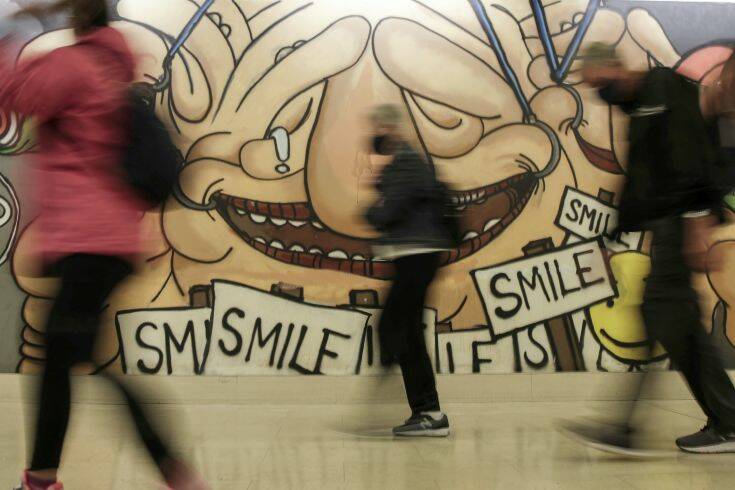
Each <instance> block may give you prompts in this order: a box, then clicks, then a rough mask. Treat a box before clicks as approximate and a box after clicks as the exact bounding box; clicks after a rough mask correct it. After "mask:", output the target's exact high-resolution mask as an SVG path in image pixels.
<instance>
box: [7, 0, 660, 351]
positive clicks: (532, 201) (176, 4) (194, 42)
mask: <svg viewBox="0 0 735 490" xmlns="http://www.w3.org/2000/svg"><path fill="white" fill-rule="evenodd" d="M521 3H524V2H515V1H489V0H488V1H485V2H483V6H484V10H485V12H486V14H487V17H486V18H485V19H481V18H478V16H477V13H476V12H475V11H474V10H473V8H472V7H471V5H470V3H469V2H468V3H466V4H465V3H463V2H458V1H456V0H426V1H424V2H418V1H414V0H394V1H390V2H345V1H343V0H315V1H305V0H303V1H302V0H290V1H288V2H278V3H269V2H260V1H249V2H225V1H215V2H214V4H213V5H212V6H211V7H210V8H209V10H207V11H201V10H200V11H199V12H198V11H197V8H198V6H197V5H196V4H195V3H192V2H187V1H183V0H159V1H157V2H155V3H154V4H151V2H148V1H147V0H121V1H120V2H119V3H118V6H117V8H118V13H119V15H120V16H121V17H122V19H123V20H122V21H121V22H118V23H117V24H116V26H117V27H118V28H120V29H121V30H122V32H123V33H124V34H126V36H127V38H128V39H129V41H130V44H131V46H132V47H133V49H134V51H135V52H136V53H137V54H138V58H139V67H138V70H139V78H140V79H141V80H148V81H151V82H158V81H161V80H162V81H164V82H167V83H162V84H160V88H161V92H160V94H159V97H158V100H157V102H158V109H159V111H158V112H159V114H160V115H161V116H162V117H164V118H165V119H166V120H167V122H168V123H169V124H170V125H171V127H173V128H176V129H177V135H176V142H177V144H178V145H179V147H180V148H181V150H182V152H183V153H184V154H185V156H186V161H187V166H186V167H185V169H184V170H183V172H182V174H181V178H180V192H179V193H178V195H177V197H176V198H172V199H171V200H170V201H169V202H168V203H167V204H166V206H165V208H164V209H163V213H162V215H161V216H160V219H159V216H158V215H157V214H156V215H153V214H151V215H150V216H148V222H150V224H151V227H152V228H154V229H156V228H158V229H157V232H158V233H159V234H160V235H161V238H160V239H159V240H157V241H155V243H154V245H153V249H154V251H153V252H151V254H150V256H151V257H153V258H152V259H151V260H148V261H145V262H143V263H142V264H141V273H140V275H139V276H136V277H135V278H133V279H131V280H130V281H129V282H128V283H127V284H126V285H124V286H123V288H121V290H120V291H119V292H118V293H116V295H115V296H114V297H113V298H112V299H111V302H112V304H113V307H112V308H110V309H109V310H108V313H106V314H107V315H108V317H107V319H106V321H107V322H108V323H110V324H113V323H114V314H115V312H116V311H120V310H124V309H128V308H140V307H145V306H149V305H161V306H176V305H182V304H186V303H187V301H188V291H189V290H190V289H191V288H192V287H193V286H196V285H200V284H208V283H209V282H210V281H211V280H213V279H224V280H232V281H237V282H240V283H244V284H247V285H250V286H254V287H257V288H261V289H266V290H268V289H270V287H271V285H272V284H274V283H279V282H284V283H289V284H293V285H296V286H299V287H302V288H303V289H304V296H305V298H306V299H307V300H308V301H311V302H314V303H320V304H326V305H340V304H344V303H347V302H348V297H349V292H350V291H352V290H376V291H379V292H381V294H382V291H383V290H384V289H385V286H386V284H387V281H386V279H388V278H389V277H390V274H391V271H390V267H389V265H388V264H387V263H385V262H380V261H377V260H373V259H372V252H371V247H370V244H371V241H370V239H371V238H373V237H374V232H373V231H372V230H371V229H370V228H369V227H368V226H367V225H366V224H365V223H364V222H363V220H362V215H363V213H364V210H365V208H366V207H367V206H369V205H370V204H371V202H372V200H373V199H374V196H373V192H372V190H371V186H370V183H371V181H372V179H373V178H374V176H375V174H376V173H377V172H378V171H379V168H380V165H381V163H382V162H381V161H380V159H379V158H377V157H374V156H371V155H370V154H369V152H368V150H367V145H366V138H367V135H368V124H367V121H366V115H367V114H368V113H369V111H370V109H371V108H372V107H374V106H375V105H377V104H382V103H396V104H399V105H400V106H401V107H403V109H404V110H405V111H406V114H407V116H408V117H410V120H411V121H412V122H413V135H412V140H413V143H414V144H415V146H416V147H417V148H419V149H421V150H422V151H423V152H424V153H425V154H427V155H428V156H430V157H431V159H432V161H433V163H434V164H435V165H436V166H437V168H438V170H439V172H440V173H441V175H442V176H443V177H444V178H445V179H446V180H448V181H449V182H450V183H451V184H452V186H453V187H454V189H456V194H455V195H454V196H453V197H454V200H455V202H456V205H457V207H458V208H459V209H460V210H462V211H463V214H464V220H463V222H464V226H465V227H466V229H465V230H464V233H465V240H464V242H463V244H462V246H461V247H460V249H458V250H457V251H454V252H452V253H448V254H446V255H445V257H444V261H445V267H444V271H443V272H444V273H443V275H442V276H441V278H440V280H439V281H438V284H437V287H436V291H435V294H434V295H433V297H432V298H431V299H430V306H433V307H435V308H437V309H438V311H439V319H440V320H443V319H446V318H449V317H450V316H451V317H452V322H453V324H454V327H455V328H466V327H472V326H475V325H481V324H484V323H485V322H486V319H485V315H484V312H483V309H482V306H481V303H480V298H479V295H478V294H477V292H476V290H475V286H474V285H473V282H472V279H471V276H470V273H471V272H472V271H473V270H476V269H478V268H484V267H487V266H489V265H492V264H497V263H500V262H504V261H507V260H511V259H514V258H517V257H519V256H521V255H522V254H523V252H522V249H523V247H524V246H525V245H526V244H528V243H529V242H530V241H533V240H537V239H540V238H547V237H550V238H552V240H553V241H554V242H555V243H556V244H561V243H562V242H563V241H564V239H565V235H564V232H563V231H562V230H561V229H560V228H558V227H557V226H556V225H555V224H554V220H555V217H556V215H557V212H558V209H559V203H560V201H561V199H562V194H563V192H564V189H565V187H567V186H571V187H576V188H579V189H582V190H585V191H586V192H588V193H590V194H595V193H597V192H598V191H599V190H600V189H601V188H604V189H607V190H612V191H614V190H615V189H616V187H617V186H618V185H619V183H620V175H619V174H620V173H621V165H620V164H618V160H619V159H618V155H619V154H620V153H621V151H620V147H621V146H622V140H623V139H624V131H623V130H622V119H618V118H617V115H616V114H615V113H613V112H611V111H610V108H609V107H608V106H606V105H602V104H601V103H600V102H598V101H597V100H596V95H595V94H593V93H592V92H590V91H589V90H585V89H584V88H583V87H581V85H580V83H579V80H578V76H577V75H576V69H577V67H578V60H577V52H576V49H577V48H579V46H578V45H575V42H574V34H575V33H576V32H577V30H578V29H580V28H579V25H582V24H585V23H584V22H582V21H583V19H584V18H585V17H584V16H585V11H586V10H585V9H586V8H587V2H585V1H581V0H580V1H574V0H565V1H562V2H551V3H549V5H548V7H546V14H547V19H548V21H549V32H548V38H549V39H550V41H551V42H552V43H553V45H554V46H555V49H556V51H557V53H559V54H560V56H563V55H562V53H564V52H566V51H567V50H570V52H571V53H572V55H571V59H572V60H573V62H572V63H571V65H570V66H571V68H570V69H569V71H568V73H567V74H566V77H565V78H564V80H563V81H564V83H563V84H560V83H557V81H553V80H554V77H553V76H551V70H550V68H549V65H548V63H547V58H546V53H547V51H546V49H547V48H545V47H544V45H543V43H542V42H541V41H540V38H541V37H543V36H539V34H538V30H537V26H536V25H535V22H534V20H533V16H529V14H530V11H528V8H529V7H528V3H525V5H526V6H525V7H523V8H521V7H520V6H519V4H521ZM580 16H581V17H580ZM191 19H195V20H197V19H198V20H199V22H198V23H194V24H191V25H190V26H187V23H188V22H189V21H190V20H191ZM590 19H591V22H590V23H588V25H587V24H585V27H584V30H583V32H582V34H583V36H580V38H581V39H582V40H583V42H582V43H581V44H582V46H583V45H584V43H587V42H590V41H598V40H607V41H610V42H616V43H617V44H618V46H620V47H621V49H623V50H624V51H625V53H626V56H627V57H628V58H630V59H634V60H638V61H640V60H642V59H645V60H646V62H648V59H649V57H648V55H647V54H646V53H659V52H661V53H665V54H671V53H672V52H673V49H671V47H670V45H669V44H668V41H667V40H666V38H665V36H664V35H663V34H662V33H661V35H660V36H658V35H657V34H656V33H659V32H661V29H660V28H659V27H658V24H657V23H656V22H655V20H653V19H652V18H650V17H644V16H642V14H630V15H629V16H628V17H627V19H626V18H623V17H622V16H621V15H620V14H618V13H616V12H613V11H610V10H606V9H599V10H598V11H596V12H594V15H591V16H590ZM482 20H484V21H489V22H490V23H491V25H492V29H493V30H494V32H495V34H496V37H497V39H498V41H497V42H489V41H488V39H489V37H488V32H487V31H486V29H485V28H483V23H482V22H481V21H482ZM641 25H642V26H643V27H645V28H646V29H647V30H645V29H644V31H645V38H641V39H639V40H638V42H634V41H633V37H634V36H636V35H637V34H635V33H636V32H638V31H636V29H638V30H641V29H642V27H641ZM636 26H638V27H636ZM189 27H192V28H189ZM649 31H650V32H649ZM182 32H186V33H189V35H188V37H181V36H180V35H181V33H182ZM651 32H653V34H651ZM62 37H63V33H59V32H57V33H52V34H48V35H46V36H44V37H42V38H40V39H38V40H37V41H35V42H34V44H33V45H31V46H30V47H29V50H31V51H32V50H33V49H40V48H39V46H49V45H54V44H56V45H58V44H59V43H61V42H62V41H61V38H62ZM177 38H180V39H181V41H182V43H183V44H182V48H181V49H180V50H179V51H178V52H176V53H175V55H173V56H168V55H169V51H170V46H171V43H170V42H169V39H177ZM64 42H66V41H64ZM641 46H644V47H645V48H644V47H641ZM672 56H673V55H672ZM662 59H663V56H662ZM166 60H170V63H168V65H169V66H170V71H168V73H167V75H168V76H166V77H163V78H162V74H163V73H164V70H163V68H162V67H163V66H164V65H166V64H167V63H166ZM667 61H668V60H667ZM159 226H160V228H159ZM32 236H33V227H31V228H30V229H29V231H28V232H27V233H26V234H25V236H24V240H30V239H32ZM23 248H24V247H23V246H22V244H21V246H20V247H19V254H18V256H17V257H16V263H17V266H16V270H17V271H18V273H19V276H20V279H19V280H20V282H21V284H22V285H23V287H24V289H26V291H28V292H31V293H33V294H34V295H35V296H41V297H43V296H47V295H48V293H47V291H46V288H47V285H45V283H44V284H42V283H41V282H39V281H36V280H34V279H30V278H28V279H23V275H24V274H23V267H24V264H25V261H26V259H25V258H24V256H23V253H22V250H23ZM31 304H32V302H31ZM29 308H30V307H29ZM102 343H103V344H105V345H106V346H107V347H105V346H103V350H104V349H106V350H107V352H108V354H109V356H110V357H111V356H112V355H114V353H115V352H116V348H117V346H116V343H115V338H114V335H112V332H110V336H109V339H108V340H107V341H106V342H105V341H103V342H102Z"/></svg>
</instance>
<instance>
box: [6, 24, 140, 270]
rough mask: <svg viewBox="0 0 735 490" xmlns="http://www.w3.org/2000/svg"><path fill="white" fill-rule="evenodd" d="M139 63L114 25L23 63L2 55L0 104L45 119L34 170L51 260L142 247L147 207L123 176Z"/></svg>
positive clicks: (43, 240)
mask: <svg viewBox="0 0 735 490" xmlns="http://www.w3.org/2000/svg"><path fill="white" fill-rule="evenodd" d="M2 54H3V53H0V58H6V57H4V56H2ZM134 69H135V63H134V60H133V56H132V54H131V52H130V50H129V49H128V47H127V45H126V43H125V40H124V39H123V36H122V35H121V34H120V33H119V32H118V31H116V30H115V29H112V28H102V29H98V30H96V31H94V32H92V33H91V34H88V35H85V36H83V37H80V38H79V39H78V42H77V43H76V44H74V45H72V46H69V47H64V48H60V49H57V50H55V51H52V52H51V53H49V54H46V55H44V56H41V57H38V58H35V59H32V60H29V61H25V62H22V63H21V64H20V65H19V66H17V67H13V63H12V61H11V60H7V59H5V60H4V61H1V62H0V108H2V109H4V110H6V111H13V112H16V113H20V114H24V115H28V116H32V117H33V119H34V120H35V121H36V123H37V124H38V153H37V154H36V155H35V161H34V165H33V166H32V168H33V173H32V177H33V186H34V195H35V197H36V203H35V204H36V205H37V209H38V212H39V215H38V218H37V222H36V225H37V226H38V227H39V228H38V230H39V231H40V240H39V242H38V243H37V244H36V245H37V246H38V250H37V252H38V253H39V254H40V255H41V258H43V259H45V261H46V262H49V261H55V260H58V259H59V258H61V257H63V256H65V255H69V254H73V253H89V254H102V255H114V256H129V255H132V254H135V253H137V252H139V251H140V249H141V239H140V233H139V232H140V221H141V218H142V215H143V209H144V207H143V205H142V203H141V202H140V201H139V200H138V198H137V197H135V195H134V194H133V192H132V190H131V189H130V188H129V187H128V186H127V185H126V184H124V183H123V180H122V178H121V176H122V173H121V172H122V165H121V158H122V155H123V152H124V150H125V147H126V144H127V139H128V137H127V134H128V119H129V117H128V114H129V112H128V110H127V109H126V106H127V97H126V95H127V93H128V87H129V84H130V82H131V81H132V79H133V76H134Z"/></svg>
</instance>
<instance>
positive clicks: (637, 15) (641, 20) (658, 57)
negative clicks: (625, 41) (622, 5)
mask: <svg viewBox="0 0 735 490" xmlns="http://www.w3.org/2000/svg"><path fill="white" fill-rule="evenodd" d="M626 23H627V26H628V32H629V33H630V35H631V37H632V38H633V40H634V41H635V42H636V44H637V45H638V46H639V47H640V48H641V49H642V50H643V51H644V52H645V53H646V54H648V55H649V56H650V57H651V58H652V59H653V60H655V61H656V62H658V63H659V64H660V65H662V66H674V65H675V64H676V63H677V62H678V61H679V58H680V55H679V53H677V52H676V50H675V49H674V46H673V45H672V44H671V41H669V38H668V36H667V35H666V33H665V32H664V30H663V28H662V27H661V24H659V22H658V21H657V20H656V18H654V17H653V16H652V15H651V14H650V13H649V12H648V11H647V10H645V9H642V8H636V9H633V10H631V11H630V12H629V13H628V16H627V18H626Z"/></svg>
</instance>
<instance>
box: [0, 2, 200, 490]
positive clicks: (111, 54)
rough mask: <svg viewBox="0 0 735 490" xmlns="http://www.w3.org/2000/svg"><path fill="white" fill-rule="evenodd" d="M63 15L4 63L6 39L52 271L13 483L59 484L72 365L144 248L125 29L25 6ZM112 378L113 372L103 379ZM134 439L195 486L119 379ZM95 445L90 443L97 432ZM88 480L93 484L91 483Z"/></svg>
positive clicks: (179, 483)
mask: <svg viewBox="0 0 735 490" xmlns="http://www.w3.org/2000/svg"><path fill="white" fill-rule="evenodd" d="M61 12H68V13H70V14H71V21H72V23H73V27H74V31H75V33H76V37H77V40H76V44H74V45H72V46H69V47H65V48H61V49H57V50H55V51H52V52H50V53H49V54H46V55H44V56H40V57H37V58H34V59H31V60H27V61H24V62H22V63H21V64H19V66H17V67H14V66H13V60H10V59H7V58H8V56H7V52H8V51H7V47H8V46H7V45H8V44H9V43H10V42H11V40H8V39H4V40H3V44H5V46H3V48H2V52H0V55H2V56H1V57H2V66H0V108H2V109H3V110H7V111H12V112H16V113H21V114H24V115H27V116H30V117H32V118H33V119H34V121H35V122H36V124H37V131H38V154H37V155H36V161H35V162H34V174H33V177H34V182H33V183H34V189H35V194H36V199H37V201H38V202H37V205H38V206H39V215H38V219H37V227H38V229H39V230H40V233H39V237H38V242H37V243H36V244H35V245H36V247H37V248H36V252H37V255H38V258H39V261H40V262H41V264H42V265H43V269H44V271H45V272H46V273H50V274H52V275H54V276H57V277H58V278H59V279H60V283H61V286H60V289H59V292H58V295H57V297H56V299H55V301H54V304H53V307H52V309H51V313H50V315H49V318H48V324H47V332H46V364H45V368H44V373H43V377H42V381H41V386H40V399H39V409H38V417H37V422H36V433H35V440H34V442H33V448H32V452H33V456H32V460H31V464H30V467H29V469H28V470H27V471H25V472H24V474H23V481H22V484H21V487H20V488H21V489H24V490H41V489H51V490H60V489H62V488H63V486H62V484H61V483H60V482H58V481H57V470H58V468H59V464H60V460H61V453H62V447H63V444H64V439H65V435H66V430H67V425H68V421H69V413H70V407H71V406H70V401H71V400H70V398H71V386H70V369H71V368H72V367H73V366H74V365H76V364H80V363H87V362H91V361H92V356H93V346H94V343H95V338H96V335H97V331H98V328H99V320H100V318H99V316H100V312H101V311H102V309H103V305H104V303H105V300H106V298H107V296H108V295H109V294H110V293H111V292H112V291H113V290H114V289H115V288H116V287H117V286H118V285H119V284H120V283H121V282H122V281H123V280H124V279H125V278H126V277H127V276H128V275H129V274H130V273H131V272H132V266H131V259H132V258H133V257H134V256H135V255H136V254H138V253H140V252H142V239H141V238H142V237H141V235H140V229H139V227H140V221H141V217H142V212H143V210H144V208H145V206H144V205H143V202H142V200H141V199H139V198H138V197H136V196H137V195H136V193H135V192H134V191H133V189H132V187H130V186H129V185H127V184H126V183H125V180H124V177H123V171H122V160H123V155H124V154H125V149H126V145H127V144H128V140H129V138H130V137H129V134H130V133H129V130H130V119H131V118H130V117H129V115H130V113H131V112H130V111H129V110H126V108H127V105H128V93H129V89H130V84H131V82H132V81H133V76H134V70H135V64H134V60H133V56H132V54H131V52H130V51H129V49H128V47H127V45H126V43H125V41H124V39H123V37H122V35H121V34H120V33H119V32H118V31H116V30H115V29H112V28H110V27H109V26H108V14H107V6H106V2H105V0H66V1H62V2H58V3H55V4H53V5H51V6H50V7H31V8H29V9H26V11H24V12H21V15H23V14H34V15H36V16H43V15H48V14H52V13H61ZM111 379H113V378H111ZM113 381H114V382H115V384H116V385H117V386H118V387H119V388H120V390H121V392H122V394H123V395H124V397H125V399H126V401H127V403H128V406H129V408H130V412H131V415H132V417H133V420H134V422H135V425H136V428H137V430H138V433H139V434H140V437H141V438H142V440H143V443H144V444H145V447H146V449H147V450H148V452H149V453H150V456H151V457H152V458H153V460H154V461H155V463H156V465H157V466H158V468H159V469H160V470H161V473H162V476H163V478H164V479H165V480H166V482H167V484H168V485H169V487H170V488H173V489H184V488H186V489H194V488H197V489H200V488H204V486H203V484H201V483H200V482H198V480H197V479H196V477H195V475H194V474H193V473H192V472H191V471H190V470H188V469H187V468H186V466H185V465H184V464H183V463H181V462H179V461H178V460H177V459H176V458H174V457H173V456H172V455H171V452H170V451H169V449H168V448H167V447H166V445H165V444H164V443H163V442H162V440H161V438H160V437H159V436H158V435H157V434H156V431H155V430H154V429H153V427H152V426H151V424H150V423H149V422H148V420H147V419H146V417H145V416H144V414H143V410H142V408H141V406H140V405H139V404H138V402H137V401H136V400H135V399H134V398H133V396H132V395H131V394H130V393H129V391H128V390H127V389H126V388H124V387H123V385H122V384H121V382H120V381H119V380H116V379H113ZM95 443H97V444H98V443H99V442H98V441H97V442H95ZM90 486H91V487H96V485H95V484H93V483H90Z"/></svg>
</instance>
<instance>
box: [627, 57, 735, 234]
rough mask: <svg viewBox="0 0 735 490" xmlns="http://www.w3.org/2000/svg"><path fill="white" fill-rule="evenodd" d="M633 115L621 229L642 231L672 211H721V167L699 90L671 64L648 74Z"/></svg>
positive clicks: (673, 212) (630, 111) (676, 213)
mask: <svg viewBox="0 0 735 490" xmlns="http://www.w3.org/2000/svg"><path fill="white" fill-rule="evenodd" d="M624 109H625V110H626V112H628V113H629V115H630V129H629V131H630V135H629V138H630V148H629V157H628V178H627V181H626V183H625V187H624V189H623V193H622V196H621V201H620V221H619V226H620V230H621V231H640V230H645V229H647V228H648V225H647V223H649V222H651V221H653V220H657V219H660V218H664V217H667V216H675V215H681V214H683V213H686V212H689V211H698V210H704V209H711V210H715V211H716V210H719V208H720V202H721V200H722V197H723V194H722V191H721V188H720V187H721V186H719V185H718V181H719V180H721V178H722V176H721V175H720V172H721V171H722V170H721V168H720V165H719V159H718V155H717V148H716V144H715V141H714V140H713V134H712V131H711V127H709V126H708V124H707V123H706V122H705V120H704V118H703V116H702V114H701V111H700V108H699V89H698V86H697V85H696V84H695V83H693V82H691V81H690V80H688V79H686V78H684V77H682V76H681V75H679V74H677V73H675V72H674V71H672V70H670V69H668V68H654V69H653V70H651V71H650V72H649V73H648V74H647V75H646V77H645V79H644V81H643V84H642V86H641V89H640V90H639V92H638V95H637V97H636V100H635V101H634V102H633V103H631V104H630V106H629V107H625V108H624Z"/></svg>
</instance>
